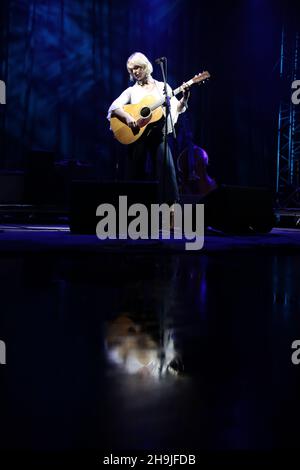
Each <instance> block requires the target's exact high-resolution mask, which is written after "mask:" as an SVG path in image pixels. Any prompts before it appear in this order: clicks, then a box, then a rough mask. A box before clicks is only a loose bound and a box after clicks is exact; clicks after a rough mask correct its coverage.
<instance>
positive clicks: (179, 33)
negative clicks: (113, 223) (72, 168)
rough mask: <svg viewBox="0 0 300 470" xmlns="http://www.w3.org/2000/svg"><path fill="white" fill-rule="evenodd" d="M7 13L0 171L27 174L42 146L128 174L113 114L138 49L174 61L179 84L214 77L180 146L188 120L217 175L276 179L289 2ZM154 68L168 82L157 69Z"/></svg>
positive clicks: (82, 4)
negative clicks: (282, 56) (29, 158)
mask: <svg viewBox="0 0 300 470" xmlns="http://www.w3.org/2000/svg"><path fill="white" fill-rule="evenodd" d="M0 11H1V20H0V34H1V43H0V44H1V48H0V53H1V56H0V79H2V80H4V81H5V82H6V85H7V104H6V105H5V106H4V105H3V106H1V110H0V113H1V114H0V130H1V134H0V139H1V140H0V148H1V155H0V169H2V170H22V169H24V167H26V164H27V154H28V151H30V150H45V151H51V152H54V154H55V161H56V162H57V163H59V162H68V161H69V162H70V161H72V162H77V163H78V162H79V163H83V164H89V165H91V166H92V168H93V171H94V174H95V175H96V176H97V177H98V178H99V179H106V178H108V179H109V178H118V177H121V176H122V162H123V161H124V158H125V155H126V146H122V145H121V144H119V143H118V142H116V141H114V139H113V138H112V134H111V132H110V131H109V122H108V121H107V119H106V114H107V109H108V107H109V105H110V103H111V102H112V101H113V99H115V98H116V97H117V96H118V95H119V94H120V93H121V91H123V89H124V88H125V87H127V86H128V74H127V71H126V66H125V65H126V60H127V58H128V56H129V55H130V54H131V53H132V52H134V51H141V52H143V53H145V54H146V55H147V56H148V57H149V58H150V60H151V61H154V59H155V58H156V57H159V56H166V57H167V58H168V81H169V83H170V84H171V86H172V87H173V88H175V87H177V86H178V85H180V84H181V83H182V82H183V81H185V80H188V79H190V78H191V77H193V76H194V75H195V74H196V73H199V72H202V71H203V70H208V71H209V72H210V74H211V80H210V81H209V82H208V83H206V84H204V85H202V86H201V87H198V86H194V87H193V88H192V96H191V99H190V107H189V110H188V112H187V113H185V115H184V116H181V119H180V122H179V124H178V126H177V127H178V133H179V146H180V142H181V140H180V139H182V132H183V129H184V128H186V127H189V126H190V128H191V130H192V132H193V140H194V142H195V143H197V144H198V145H200V146H202V147H204V148H205V149H206V151H207V152H208V154H209V158H210V167H209V172H210V174H211V175H212V176H214V177H216V178H217V179H218V180H219V181H221V182H224V183H228V184H238V185H252V186H259V185H269V186H272V187H274V185H275V174H276V150H277V149H276V145H277V141H276V138H277V135H276V131H277V119H278V106H279V98H280V93H279V63H280V44H281V31H282V26H283V25H285V27H286V28H287V29H290V30H291V29H292V28H294V27H295V25H296V24H297V18H298V17H299V15H298V14H297V13H298V12H297V6H296V5H295V4H293V3H292V2H288V3H286V4H285V5H284V2H283V1H282V2H281V1H273V0H272V1H271V0H260V1H258V0H239V1H226V2H222V3H221V4H220V3H219V2H216V1H209V2H207V1H197V2H196V1H191V0H189V1H186V0H165V1H161V0H152V1H146V0H143V1H141V0H127V1H124V0H102V1H101V0H80V1H79V0H18V1H14V0H6V1H5V0H3V1H1V3H0ZM153 75H154V77H155V78H157V79H159V80H160V79H161V72H160V68H159V66H158V65H154V74H153ZM175 157H176V148H175ZM41 158H42V157H41ZM118 166H119V170H118Z"/></svg>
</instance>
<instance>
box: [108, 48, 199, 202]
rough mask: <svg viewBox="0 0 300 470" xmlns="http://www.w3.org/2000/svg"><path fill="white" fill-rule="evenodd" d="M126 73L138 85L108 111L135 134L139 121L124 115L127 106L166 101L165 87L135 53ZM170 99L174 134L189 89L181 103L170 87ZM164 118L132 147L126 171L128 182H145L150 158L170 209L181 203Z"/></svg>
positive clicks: (168, 128)
mask: <svg viewBox="0 0 300 470" xmlns="http://www.w3.org/2000/svg"><path fill="white" fill-rule="evenodd" d="M127 70H128V72H129V75H130V78H131V80H135V84H134V85H133V86H131V87H129V88H127V89H126V90H125V91H123V93H122V94H121V95H120V96H119V97H118V98H117V99H116V100H115V101H114V102H113V103H112V104H111V106H110V108H109V110H108V116H107V117H108V119H110V118H111V117H117V118H118V119H120V120H121V121H122V122H124V123H125V124H127V126H129V127H130V128H131V129H132V130H133V132H134V130H135V129H136V128H138V123H137V121H136V120H135V119H134V118H133V117H132V116H131V115H130V114H129V113H127V112H125V111H124V109H123V106H124V105H125V104H136V103H139V102H140V101H141V100H142V99H143V98H144V97H145V96H147V95H153V96H155V97H157V98H158V99H161V98H163V97H164V83H163V82H159V81H157V80H155V79H154V78H153V77H152V75H151V74H152V72H153V67H152V65H151V63H150V62H149V60H148V59H147V57H146V56H145V55H144V54H142V53H140V52H135V53H134V54H132V55H131V56H130V57H129V59H128V60H127ZM167 91H168V96H171V98H170V114H171V117H170V116H169V117H168V123H167V133H168V134H169V133H171V132H172V125H171V118H172V121H173V125H175V123H176V122H177V120H178V116H179V114H180V113H182V112H184V111H185V110H186V108H187V101H188V98H189V93H190V92H189V87H188V85H187V84H183V96H182V98H181V100H178V99H177V98H176V97H175V96H172V89H171V87H170V86H169V85H167ZM164 131H165V126H164V118H163V119H160V120H159V121H157V122H156V123H151V125H149V126H148V127H147V128H146V129H145V131H144V133H143V135H142V136H141V137H140V138H139V139H138V140H137V141H135V142H133V143H132V144H130V145H129V156H128V164H127V171H126V178H127V179H129V180H130V179H134V180H144V179H146V167H147V156H148V155H150V157H151V163H152V167H153V170H154V171H153V173H154V175H153V176H154V177H155V179H157V180H158V183H159V194H160V202H166V203H168V204H170V205H172V204H174V203H175V202H177V201H179V193H178V186H177V180H176V172H175V168H174V163H173V158H172V154H171V151H170V148H169V146H167V154H166V159H164Z"/></svg>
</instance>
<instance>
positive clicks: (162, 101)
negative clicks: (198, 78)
mask: <svg viewBox="0 0 300 470" xmlns="http://www.w3.org/2000/svg"><path fill="white" fill-rule="evenodd" d="M193 83H194V81H193V80H192V79H191V80H189V81H188V82H186V84H187V85H188V86H192V85H193ZM181 91H183V86H182V85H181V86H179V87H178V88H175V90H173V91H172V96H176V95H178V93H180V92H181ZM164 102H165V98H162V99H160V100H159V101H156V103H154V104H153V105H152V106H150V109H151V111H154V110H155V109H156V108H159V107H160V106H162V105H163V104H164Z"/></svg>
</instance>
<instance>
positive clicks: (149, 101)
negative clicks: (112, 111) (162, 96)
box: [110, 95, 163, 145]
mask: <svg viewBox="0 0 300 470" xmlns="http://www.w3.org/2000/svg"><path fill="white" fill-rule="evenodd" d="M156 102H157V98H156V97H155V96H152V95H147V96H145V97H144V98H143V99H142V100H141V101H140V102H139V103H137V104H126V105H125V106H123V109H124V111H126V112H127V113H129V114H131V116H132V117H133V118H134V119H135V120H136V121H138V122H139V126H140V129H139V130H138V131H137V132H136V131H135V132H134V131H133V130H132V129H130V127H128V126H127V124H125V123H124V122H122V121H120V119H119V118H117V117H112V118H111V120H110V127H111V130H112V131H113V133H114V136H115V138H116V139H117V140H118V141H119V142H120V143H121V144H126V145H128V144H132V143H133V142H135V141H136V140H138V139H139V138H140V137H141V136H142V134H143V133H144V131H145V129H146V127H147V126H148V124H150V123H153V122H157V121H159V120H160V119H161V118H162V116H163V109H162V107H161V106H159V107H158V108H156V109H154V110H153V111H151V110H150V109H149V108H150V107H151V106H153V105H154V104H155V103H156ZM149 113H150V114H149ZM144 116H146V117H144Z"/></svg>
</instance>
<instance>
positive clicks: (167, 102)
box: [159, 57, 176, 202]
mask: <svg viewBox="0 0 300 470" xmlns="http://www.w3.org/2000/svg"><path fill="white" fill-rule="evenodd" d="M159 65H160V68H161V73H162V76H163V81H164V95H165V103H164V106H165V109H166V111H165V126H164V127H165V129H164V133H163V139H164V140H163V142H164V158H163V178H162V180H163V185H162V196H163V199H164V200H165V196H166V166H167V150H168V118H169V117H170V122H171V127H172V134H173V137H174V139H176V133H175V129H174V124H173V119H172V114H171V111H170V97H169V96H168V90H167V58H166V57H164V58H162V59H160V60H159ZM163 202H165V201H163Z"/></svg>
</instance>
